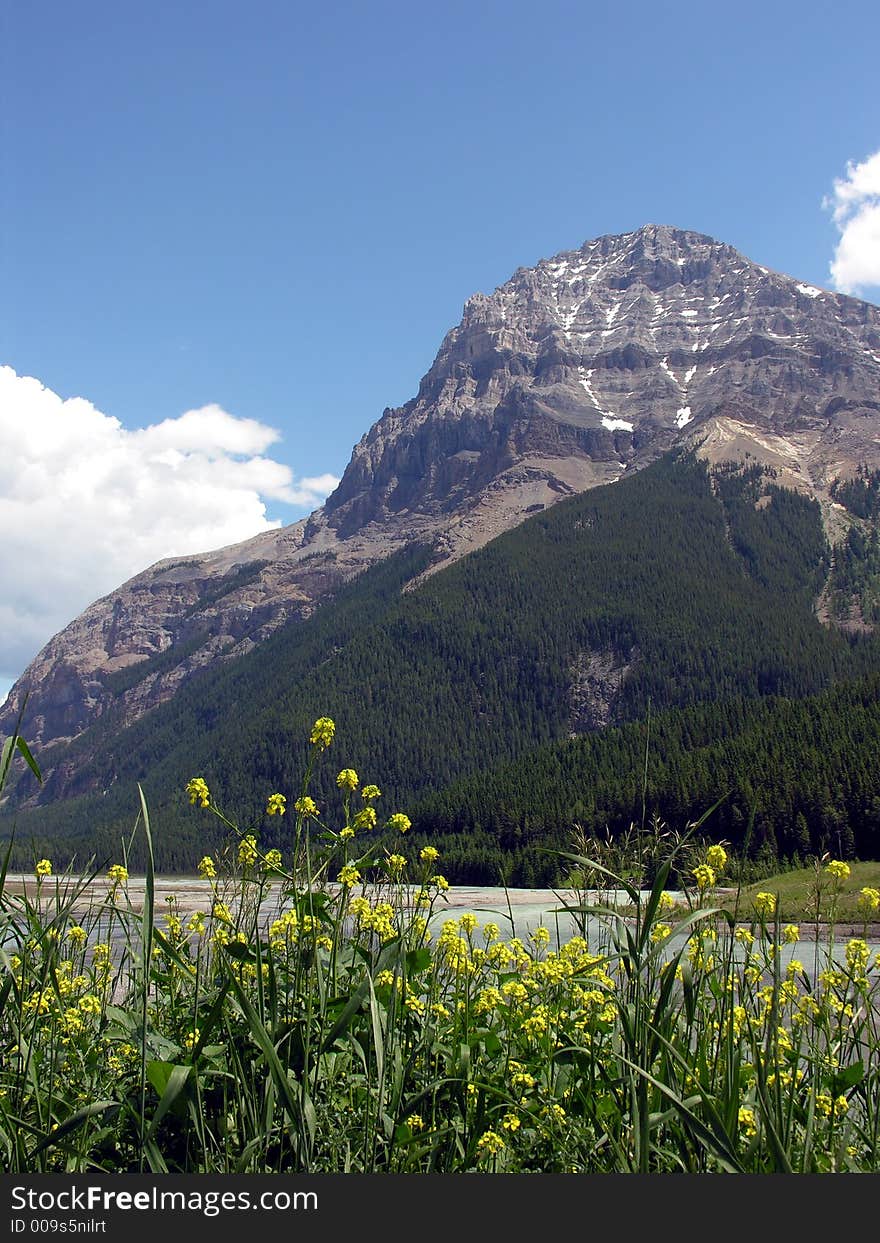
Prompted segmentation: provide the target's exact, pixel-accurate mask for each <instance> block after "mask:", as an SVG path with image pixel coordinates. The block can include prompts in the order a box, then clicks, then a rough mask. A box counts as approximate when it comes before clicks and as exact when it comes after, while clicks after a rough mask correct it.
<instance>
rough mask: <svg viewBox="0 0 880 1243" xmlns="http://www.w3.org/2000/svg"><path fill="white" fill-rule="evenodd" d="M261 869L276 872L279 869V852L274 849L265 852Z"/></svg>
mask: <svg viewBox="0 0 880 1243" xmlns="http://www.w3.org/2000/svg"><path fill="white" fill-rule="evenodd" d="M263 867H264V868H265V869H266V871H267V872H277V871H278V869H279V868H280V867H281V851H280V850H275V849H272V850H267V851H266V857H265V858H264V860H263Z"/></svg>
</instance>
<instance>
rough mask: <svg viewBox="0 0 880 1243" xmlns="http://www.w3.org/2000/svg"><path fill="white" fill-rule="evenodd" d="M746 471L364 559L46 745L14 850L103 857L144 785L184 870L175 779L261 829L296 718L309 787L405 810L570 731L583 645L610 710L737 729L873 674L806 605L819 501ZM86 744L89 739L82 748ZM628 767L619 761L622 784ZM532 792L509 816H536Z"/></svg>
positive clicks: (874, 658) (567, 507)
mask: <svg viewBox="0 0 880 1243" xmlns="http://www.w3.org/2000/svg"><path fill="white" fill-rule="evenodd" d="M766 483H767V481H766V480H765V479H762V477H761V473H760V471H758V470H757V469H756V470H752V471H746V472H742V471H740V472H736V471H720V472H717V474H716V475H715V477H714V479H713V478H710V476H709V474H708V473H707V470H706V468H705V466H704V465H703V464H702V463H700V462H698V461H697V460H696V459H694V458H693V457H690V456H676V457H669V458H666V459H663V460H661V461H659V462H657V463H656V464H655V465H653V466H651V467H649V468H647V469H645V470H643V471H641V472H639V473H638V474H635V475H633V476H632V478H630V479H626V480H623V481H620V482H619V483H617V484H614V485H611V486H608V487H604V488H599V489H595V490H593V491H591V492H588V493H585V494H583V495H581V496H578V497H574V498H572V499H571V500H569V501H565V502H562V503H560V504H558V505H557V506H555V507H554V508H553V509H552V510H550V511H548V512H546V513H541V514H538V515H536V516H535V517H534V518H532V519H530V520H529V521H528V522H527V523H525V524H523V525H522V526H521V527H518V528H517V529H516V530H514V531H511V532H509V533H508V534H507V535H505V536H502V537H501V538H499V539H498V540H495V541H494V542H493V543H492V544H491V545H489V546H487V547H486V548H485V549H483V550H481V551H480V552H478V553H474V554H472V555H471V556H469V557H467V558H465V559H463V560H462V561H460V562H458V563H456V564H455V565H453V566H450V567H449V568H447V569H445V570H443V571H442V572H439V573H437V574H435V575H433V576H432V577H430V578H429V579H428V580H427V581H426V582H425V583H424V584H423V585H421V586H420V587H419V588H418V589H417V590H415V591H411V592H405V593H403V594H401V592H400V587H401V585H402V584H403V583H404V582H406V581H407V580H408V579H410V578H411V577H412V575H413V574H414V573H416V572H417V571H418V569H420V568H421V567H422V566H424V565H425V564H427V562H428V560H429V558H430V551H429V550H418V549H414V550H412V551H411V552H409V553H406V554H402V555H401V556H399V557H396V558H393V559H392V560H391V561H389V562H386V563H384V564H382V565H379V566H376V567H374V568H373V569H372V570H370V571H368V572H367V573H365V574H364V575H363V576H362V577H361V578H360V579H359V580H357V581H356V582H355V583H353V584H350V585H349V586H348V587H347V588H345V589H344V590H343V591H342V592H340V594H339V597H338V598H337V600H336V601H334V602H333V603H332V604H330V605H326V606H324V607H323V608H322V609H321V610H319V611H318V612H317V613H316V614H315V616H314V617H313V618H312V619H310V621H308V622H306V623H303V624H297V625H295V626H290V627H288V628H286V629H285V630H284V631H282V632H280V633H278V634H276V635H275V636H273V638H272V639H270V640H269V641H267V642H266V643H264V644H263V645H261V646H260V647H259V648H258V649H256V650H255V651H254V652H253V653H251V654H250V655H249V656H247V657H245V658H243V659H241V660H239V661H237V662H235V663H233V664H230V665H227V666H224V667H221V668H218V669H211V670H209V671H207V672H205V673H203V674H201V675H199V676H196V677H194V678H192V679H191V681H190V682H189V683H188V684H187V685H186V686H185V687H184V688H183V689H182V690H181V691H180V692H179V693H178V695H177V696H176V697H175V699H174V700H173V701H172V702H171V703H169V704H167V705H165V706H163V707H161V708H158V709H156V710H155V711H154V712H152V713H150V714H149V715H148V716H147V717H145V718H143V719H142V720H140V721H139V722H137V723H136V724H135V725H133V726H132V727H130V728H128V729H125V730H121V731H120V730H118V726H116V725H115V724H114V722H113V720H112V714H111V716H110V717H109V718H107V719H105V720H104V721H102V722H99V723H98V724H97V725H96V726H95V727H94V728H93V730H92V731H90V735H89V736H86V737H84V738H83V739H81V740H80V741H79V742H78V743H77V744H76V745H75V746H74V747H73V748H70V749H69V753H68V754H66V755H65V764H64V765H63V769H62V766H59V769H58V770H57V771H58V772H59V774H60V775H59V777H58V778H56V779H55V780H54V781H50V782H49V783H47V789H46V792H45V795H44V804H45V805H44V806H43V807H41V808H37V809H34V810H28V811H27V812H20V813H19V815H18V827H17V833H18V838H19V841H20V842H21V849H22V851H24V852H25V853H27V854H28V855H29V853H30V851H31V849H32V847H31V844H30V843H31V839H33V842H34V844H37V843H40V844H41V845H40V848H41V849H42V846H43V844H45V845H47V846H48V844H49V843H51V844H52V847H53V849H54V851H55V854H56V857H57V858H59V859H60V858H61V852H63V851H64V850H65V849H68V850H69V849H72V848H74V847H76V848H77V849H78V850H79V851H80V853H82V852H83V851H84V850H86V851H88V849H89V847H90V846H91V847H93V848H97V849H99V850H101V851H106V852H113V850H114V848H115V845H116V843H117V842H118V839H119V836H120V833H121V831H122V830H123V828H124V827H125V826H126V825H130V824H131V823H132V821H133V817H134V810H135V807H136V789H135V783H136V782H137V781H139V780H140V781H141V782H142V783H143V785H144V788H145V791H146V793H147V797H148V799H149V802H150V806H151V808H152V813H153V819H154V822H155V825H156V829H157V837H158V846H157V849H158V858H159V865H160V866H161V867H164V868H169V869H170V868H176V867H177V868H185V867H187V866H191V865H192V863H193V861H194V860H195V859H196V858H197V857H198V856H199V855H200V854H201V853H203V851H204V847H205V845H206V839H205V837H204V834H205V832H206V829H207V827H208V826H207V822H206V820H205V818H204V816H201V817H199V816H197V815H195V813H194V812H193V811H192V810H191V809H190V808H189V806H188V805H187V804H186V801H185V799H184V797H183V793H182V788H183V785H184V783H185V782H186V780H187V779H188V778H189V777H190V776H193V775H202V776H204V777H205V778H206V780H207V781H208V783H209V785H210V786H211V788H212V790H213V791H214V792H215V794H216V796H217V798H218V800H219V801H220V802H221V803H222V804H223V805H224V806H225V807H227V808H228V809H229V811H230V812H231V813H232V814H233V815H235V816H237V817H240V818H242V819H243V820H247V821H248V822H249V823H250V822H253V823H259V824H262V825H263V828H264V833H263V840H264V842H265V843H266V845H271V844H276V843H275V841H274V840H272V839H271V838H270V834H271V833H275V834H277V833H278V832H279V825H278V823H277V822H272V821H269V822H266V823H265V824H263V818H262V815H261V809H262V807H263V805H264V802H265V796H266V794H267V793H268V792H270V791H273V790H282V791H285V792H288V793H295V792H297V791H298V788H299V782H300V778H301V773H302V769H303V767H304V762H305V757H306V750H307V748H306V742H305V739H306V736H307V733H308V728H309V726H310V724H311V722H312V721H313V720H314V719H315V718H316V717H317V716H322V715H329V716H332V717H333V718H334V719H335V720H336V722H337V727H338V734H337V739H338V741H337V743H336V744H334V748H333V751H332V753H331V755H332V758H328V759H327V761H326V762H325V764H324V766H323V768H322V771H321V774H320V775H319V778H318V784H317V791H318V794H319V795H320V797H321V798H323V799H329V798H330V797H331V795H332V793H333V778H334V776H335V772H336V770H337V768H339V767H342V766H343V765H351V766H353V767H355V768H356V769H357V771H358V772H359V773H360V774H361V776H362V778H363V779H365V780H368V781H376V782H377V783H378V784H379V785H380V786H381V787H382V789H383V791H384V792H385V798H384V800H383V803H384V806H385V809H386V810H387V811H388V812H389V813H390V812H391V811H393V810H395V809H396V808H397V807H399V806H403V807H406V808H409V807H411V806H412V807H415V806H416V804H417V803H418V802H419V800H422V799H426V798H427V796H428V795H436V794H438V792H441V791H444V790H445V789H446V787H449V786H451V785H452V784H453V783H456V782H460V781H462V780H463V779H465V778H467V777H468V776H470V775H473V774H475V773H478V772H483V771H486V770H489V769H491V768H493V767H495V766H497V765H499V764H503V763H505V762H508V761H511V760H513V761H521V760H523V759H525V757H528V756H529V755H530V753H533V752H534V751H535V749H536V748H541V747H545V748H546V747H547V745H548V744H558V743H560V742H562V741H564V740H565V739H566V738H568V736H569V734H570V733H571V731H572V727H573V721H574V717H573V708H572V703H573V700H572V681H573V680H575V681H576V680H577V677H576V674H575V672H574V671H575V670H577V669H583V667H584V661H585V660H586V659H587V657H588V656H589V654H590V653H594V654H595V653H597V652H598V653H601V654H603V656H604V657H607V661H608V663H610V664H612V665H614V666H615V667H616V668H617V669H623V668H624V667H628V672H627V675H626V677H625V679H624V680H623V684H622V687H621V689H620V692H619V694H618V695H617V696H616V697H612V702H611V704H610V722H609V723H610V725H612V726H618V725H619V726H624V725H625V724H626V722H636V723H638V722H643V721H644V720H645V718H646V714H647V711H648V705H650V710H651V712H652V714H653V716H654V718H655V721H657V722H660V721H661V720H663V721H666V720H667V719H668V720H669V721H670V722H674V721H675V720H676V719H677V717H680V715H681V710H682V709H685V708H688V707H689V706H694V705H700V704H705V705H712V706H718V705H721V704H726V703H728V702H730V703H731V704H734V703H738V704H743V705H745V706H744V707H742V708H741V709H733V708H731V709H730V711H731V712H736V711H741V712H742V713H743V714H744V716H743V724H744V725H746V724H749V722H750V721H751V717H750V716H749V711H750V709H748V705H749V703H750V701H754V700H756V699H757V698H759V697H761V696H777V697H782V698H783V699H785V700H796V699H803V698H805V697H807V696H815V695H818V694H819V693H820V692H822V691H824V690H826V689H827V688H829V687H831V686H832V685H833V684H835V683H837V682H838V681H840V680H841V679H842V678H852V677H857V676H859V675H861V674H864V673H867V672H870V671H871V670H873V669H875V668H880V660H878V648H877V644H876V643H875V642H874V641H873V640H872V639H862V640H858V641H857V640H855V639H847V638H846V637H844V636H842V635H841V634H839V633H837V632H835V631H833V630H829V629H826V628H824V627H822V626H821V625H819V624H818V622H817V621H816V620H815V617H814V615H813V610H812V600H813V599H814V597H815V596H816V595H817V594H818V591H819V590H820V589H821V586H822V584H823V582H824V580H825V578H826V577H827V573H828V566H829V554H828V549H827V546H826V544H825V540H824V537H823V534H822V529H821V523H820V520H819V512H818V507H817V506H816V505H815V504H813V503H812V502H809V501H808V500H806V499H805V498H803V497H801V496H798V495H796V494H793V493H790V492H785V491H781V490H779V489H775V488H772V487H771V488H770V489H769V490H767V487H766ZM762 488H763V490H764V495H763V497H761V499H760V500H759V493H760V492H761V490H762ZM756 501H757V502H758V504H757V506H756ZM826 710H827V711H828V712H833V711H835V710H836V709H835V708H834V707H833V706H832V705H831V704H830V701H829V705H828V707H827V709H826ZM746 718H748V721H747V720H746ZM685 719H689V718H682V720H685ZM577 722H578V723H577V728H578V729H583V728H584V721H583V718H582V716H581V717H578V718H577ZM657 728H658V729H659V728H660V726H659V725H658V726H657ZM729 728H730V727H729V726H728V729H729ZM749 728H751V725H749ZM611 733H613V734H614V735H615V737H616V736H617V731H616V730H613V731H611ZM611 733H609V734H607V735H603V737H605V736H607V737H608V738H609V744H608V745H610V746H612V748H613V746H614V745H616V744H615V743H614V741H613V738H612V737H611ZM625 733H626V731H625V730H624V731H623V732H622V733H621V734H620V737H624V735H625ZM634 736H635V735H634ZM601 745H602V743H601V741H599V736H598V735H596V736H595V737H591V739H590V746H598V747H601ZM688 745H689V744H688V743H687V742H686V741H683V742H682V743H681V747H680V754H681V761H682V763H683V762H684V759H685V757H686V755H687V748H688ZM87 749H96V754H95V758H94V759H90V760H88V761H87V762H85V761H83V759H82V757H83V756H84V755H85V754H86V751H87ZM609 754H610V753H609ZM743 754H744V755H745V754H746V752H743ZM743 762H745V761H743ZM756 762H757V761H756ZM681 771H682V773H685V772H686V770H685V769H682V770H681ZM631 773H632V768H631V767H630V768H629V769H626V771H624V760H623V759H621V775H620V780H621V781H622V782H626V781H628V780H630V779H631ZM756 774H757V770H756ZM61 775H63V781H64V785H63V787H62V785H61ZM581 780H582V782H583V784H584V786H585V788H588V787H589V786H590V784H591V783H590V781H589V780H587V779H586V778H581ZM685 780H686V778H685V776H682V777H681V780H680V783H679V784H681V782H684V781H685ZM756 780H757V775H756ZM456 788H458V787H456ZM697 788H700V789H701V788H702V787H695V789H697ZM62 793H63V794H64V795H65V796H66V797H65V798H64V800H63V801H54V802H53V801H52V800H53V799H54V800H57V799H58V797H59V795H60V794H62ZM685 793H687V791H685ZM719 793H720V791H719ZM714 796H715V794H714V791H713V794H712V800H711V801H714ZM449 797H452V795H451V794H450V796H449ZM547 797H548V795H547V793H546V790H544V789H542V791H541V793H540V794H538V793H537V792H536V794H535V798H534V800H533V801H532V803H531V804H530V805H529V806H528V808H523V807H522V805H521V804H518V805H517V806H518V808H519V810H517V811H513V810H512V811H511V815H512V816H514V817H515V816H516V815H519V816H521V817H523V816H524V817H527V818H528V822H529V825H531V824H533V823H534V824H538V826H539V829H540V825H539V821H540V818H541V816H542V815H543V814H544V812H545V811H546V810H547V809H546V807H545V806H544V804H543V803H542V800H545V799H546V798H547ZM466 805H467V806H470V804H465V803H463V804H462V808H464V807H465V806H466ZM610 809H611V808H610V804H609V808H608V810H609V811H610ZM599 810H601V808H599ZM447 811H448V806H447ZM424 814H425V815H426V816H427V815H428V811H427V804H426V811H425V813H424ZM431 814H434V815H435V814H437V811H436V808H435V809H434V811H432V812H431ZM444 814H446V813H445V812H444ZM556 814H557V813H556V811H554V815H556ZM564 814H567V812H566V813H564ZM481 815H482V813H481ZM592 822H596V823H597V822H598V821H596V820H595V817H594V821H592ZM592 822H591V823H592ZM480 823H481V824H482V823H484V820H481V821H480ZM524 823H525V822H524ZM464 827H465V828H466V826H464ZM521 827H522V826H521ZM283 828H284V826H283V825H282V826H281V829H282V831H283ZM438 828H439V826H438ZM475 831H476V830H475ZM528 831H529V832H531V829H530V828H529V829H528ZM65 843H66V846H65Z"/></svg>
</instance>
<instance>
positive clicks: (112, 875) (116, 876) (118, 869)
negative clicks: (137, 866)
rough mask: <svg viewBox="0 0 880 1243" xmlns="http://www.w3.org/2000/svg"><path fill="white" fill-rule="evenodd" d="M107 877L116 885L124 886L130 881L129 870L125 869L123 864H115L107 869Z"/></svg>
mask: <svg viewBox="0 0 880 1243" xmlns="http://www.w3.org/2000/svg"><path fill="white" fill-rule="evenodd" d="M107 877H108V879H109V880H111V881H112V882H113V884H114V885H124V884H125V882H126V881H127V880H128V868H125V867H123V866H122V864H121V863H114V864H113V866H112V867H110V868H108V869H107Z"/></svg>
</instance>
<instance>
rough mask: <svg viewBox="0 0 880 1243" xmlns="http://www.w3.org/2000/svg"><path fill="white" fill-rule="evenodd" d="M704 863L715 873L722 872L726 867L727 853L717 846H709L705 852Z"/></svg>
mask: <svg viewBox="0 0 880 1243" xmlns="http://www.w3.org/2000/svg"><path fill="white" fill-rule="evenodd" d="M706 862H707V863H708V865H709V867H710V868H713V869H714V870H715V871H716V872H723V871H724V869H725V867H726V866H727V851H726V850H725V849H724V847H723V846H721V845H718V844H716V845H714V846H710V847H709V849H708V850H707V851H706Z"/></svg>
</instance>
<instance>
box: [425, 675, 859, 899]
mask: <svg viewBox="0 0 880 1243" xmlns="http://www.w3.org/2000/svg"><path fill="white" fill-rule="evenodd" d="M878 754H880V677H878V676H877V675H876V674H875V675H869V676H866V677H863V678H860V679H856V680H854V681H852V682H845V683H840V684H838V685H837V686H835V687H833V688H831V689H830V690H828V691H826V692H824V693H822V694H820V695H816V696H809V697H807V698H805V699H786V698H781V697H778V696H768V697H766V698H763V699H744V698H740V697H737V698H733V699H729V700H724V701H719V702H715V703H707V704H700V705H695V706H692V707H689V708H686V709H684V710H681V711H679V710H670V711H667V712H664V713H661V714H659V715H658V716H653V715H651V716H649V717H648V718H646V720H645V721H644V722H641V723H638V724H635V723H634V724H630V725H626V726H622V727H619V728H616V729H611V730H606V731H604V732H603V733H601V734H594V735H591V736H590V737H588V738H578V739H574V740H571V741H569V742H566V743H557V744H552V745H548V746H544V747H540V748H537V749H536V750H535V751H533V752H531V753H530V754H529V755H528V756H525V757H523V758H522V759H521V760H519V761H518V762H517V763H515V764H506V765H501V766H498V767H496V768H494V769H492V770H489V771H487V772H483V773H480V774H478V775H476V776H474V777H471V778H468V779H466V780H464V781H461V782H457V783H455V784H453V785H452V786H450V787H448V788H447V789H445V790H442V791H439V792H437V793H435V794H431V795H428V796H426V797H425V798H423V799H421V800H420V801H419V802H418V803H417V804H415V806H414V807H413V808H412V818H413V821H414V823H415V825H416V834H415V841H414V843H413V844H414V846H415V845H420V844H421V843H422V841H423V840H424V841H431V842H433V843H434V844H435V845H436V846H438V847H439V848H441V849H442V851H443V858H444V861H445V864H446V866H447V867H448V868H449V870H451V871H452V872H454V873H455V874H456V875H457V876H458V877H459V878H460V881H461V883H471V884H495V883H497V880H498V876H499V870H500V869H502V868H503V871H504V874H505V875H506V877H507V879H508V881H509V882H510V883H511V884H515V885H527V886H528V885H535V884H551V883H556V882H557V881H558V879H559V873H560V866H561V865H560V863H559V861H558V859H557V858H555V857H554V856H552V855H548V854H546V853H545V851H546V848H551V849H555V850H570V849H571V843H572V838H573V829H574V827H575V825H578V826H580V827H581V828H582V829H583V830H584V831H585V832H586V833H587V834H588V835H597V836H600V837H601V836H603V835H604V833H605V829H606V826H607V827H608V828H609V829H610V830H611V831H612V832H614V833H618V832H621V831H625V830H626V829H627V828H628V827H629V825H631V824H637V825H638V824H641V823H642V821H643V818H644V819H645V820H647V821H648V822H649V821H650V820H651V819H652V818H653V816H654V815H657V816H659V817H660V819H661V820H662V822H663V823H664V825H666V826H667V827H671V828H675V829H684V828H685V826H686V825H687V823H688V822H689V821H691V822H692V821H696V820H698V819H700V818H701V817H702V816H703V815H704V813H706V812H707V811H709V810H710V808H713V807H715V804H716V803H718V800H719V799H721V800H722V801H721V802H720V804H719V805H718V806H717V807H715V810H714V811H712V813H711V815H710V816H709V818H708V819H707V821H706V822H705V825H704V826H703V829H704V831H705V833H706V834H708V835H711V836H712V837H713V838H715V839H720V838H723V839H725V840H727V841H730V842H731V843H732V844H733V845H734V847H735V848H736V849H737V850H738V851H740V852H744V853H745V854H747V855H748V856H750V857H751V858H753V859H765V860H766V861H767V863H768V865H769V864H770V863H771V862H772V863H774V864H775V861H776V860H777V859H795V858H798V857H799V858H801V859H803V858H804V857H805V856H806V855H807V854H809V853H811V852H819V853H821V852H823V851H824V850H830V851H831V852H832V853H833V854H835V855H836V856H837V857H839V858H850V857H853V856H857V857H861V858H866V859H876V858H880V765H878V763H877V756H878ZM646 758H647V764H646ZM542 848H543V849H542ZM563 870H564V865H563Z"/></svg>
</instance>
